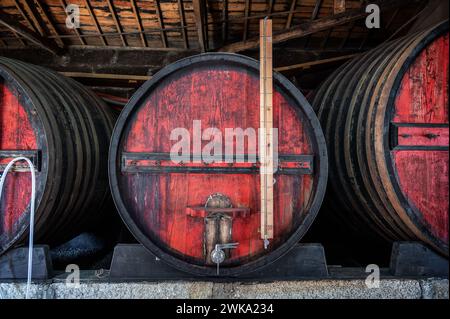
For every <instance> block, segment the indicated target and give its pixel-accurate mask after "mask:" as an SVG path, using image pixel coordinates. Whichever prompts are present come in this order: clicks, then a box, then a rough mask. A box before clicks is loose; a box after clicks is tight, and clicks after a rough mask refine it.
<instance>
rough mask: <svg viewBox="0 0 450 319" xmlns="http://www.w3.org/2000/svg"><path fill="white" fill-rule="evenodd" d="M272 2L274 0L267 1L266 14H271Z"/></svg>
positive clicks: (273, 2)
mask: <svg viewBox="0 0 450 319" xmlns="http://www.w3.org/2000/svg"><path fill="white" fill-rule="evenodd" d="M274 4H275V0H269V2H267V15H270V14H272V11H273V5H274Z"/></svg>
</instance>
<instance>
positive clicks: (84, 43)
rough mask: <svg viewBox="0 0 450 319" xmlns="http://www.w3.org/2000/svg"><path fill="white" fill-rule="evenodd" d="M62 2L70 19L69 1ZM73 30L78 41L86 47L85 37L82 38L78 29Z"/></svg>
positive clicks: (61, 0) (63, 0) (62, 0)
mask: <svg viewBox="0 0 450 319" xmlns="http://www.w3.org/2000/svg"><path fill="white" fill-rule="evenodd" d="M60 2H61V6H62V8H63V9H64V12H65V13H66V16H67V17H69V13H68V12H67V5H68V4H67V1H66V0H60ZM73 30H74V31H75V34H76V35H77V37H78V40H79V41H80V43H81V44H82V45H86V41H85V40H84V38H83V37H81V32H80V31H79V30H78V28H73Z"/></svg>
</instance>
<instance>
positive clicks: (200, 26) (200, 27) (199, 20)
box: [192, 0, 207, 52]
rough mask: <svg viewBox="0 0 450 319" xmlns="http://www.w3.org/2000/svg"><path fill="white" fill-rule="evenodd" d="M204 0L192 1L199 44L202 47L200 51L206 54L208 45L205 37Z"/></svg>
mask: <svg viewBox="0 0 450 319" xmlns="http://www.w3.org/2000/svg"><path fill="white" fill-rule="evenodd" d="M203 1H204V0H192V5H193V9H194V16H195V24H196V26H197V34H198V43H199V45H200V50H201V51H202V52H206V49H207V43H206V37H205V18H204V14H205V13H204V4H203V3H202V2H203Z"/></svg>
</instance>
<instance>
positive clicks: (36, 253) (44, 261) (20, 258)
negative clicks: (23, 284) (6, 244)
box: [0, 245, 53, 280]
mask: <svg viewBox="0 0 450 319" xmlns="http://www.w3.org/2000/svg"><path fill="white" fill-rule="evenodd" d="M27 272H28V248H27V247H19V248H14V249H11V250H10V251H8V252H7V253H6V254H5V255H3V256H0V280H2V279H6V280H8V279H26V278H27ZM52 275H53V268H52V261H51V259H50V254H49V248H48V246H46V245H36V246H34V248H33V272H32V278H33V280H34V279H38V280H44V279H49V278H51V277H52Z"/></svg>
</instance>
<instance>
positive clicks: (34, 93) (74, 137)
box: [0, 57, 113, 254]
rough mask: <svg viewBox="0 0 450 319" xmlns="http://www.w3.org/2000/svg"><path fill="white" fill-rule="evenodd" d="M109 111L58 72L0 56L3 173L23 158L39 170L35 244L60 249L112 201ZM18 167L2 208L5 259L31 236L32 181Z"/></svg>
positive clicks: (0, 164)
mask: <svg viewBox="0 0 450 319" xmlns="http://www.w3.org/2000/svg"><path fill="white" fill-rule="evenodd" d="M112 128H113V122H112V118H111V116H110V114H109V112H108V110H107V109H106V106H105V105H104V104H103V102H101V101H100V100H99V99H98V98H96V97H95V95H94V94H93V93H92V92H90V91H88V90H87V89H86V88H84V87H83V86H82V85H80V84H79V83H77V82H75V81H73V80H71V79H68V78H65V77H63V76H61V75H59V74H57V73H55V72H53V71H50V70H47V69H44V68H41V67H38V66H34V65H30V64H27V63H23V62H20V61H16V60H12V59H7V58H3V57H2V58H0V173H3V170H4V168H5V166H6V164H7V163H8V162H9V161H10V160H11V159H12V158H15V157H17V156H25V157H28V158H30V159H31V161H32V162H33V164H34V166H35V168H36V169H35V170H36V215H35V239H36V241H37V242H45V243H56V242H58V241H61V240H63V239H68V238H70V236H71V235H74V234H75V233H76V232H77V231H79V230H80V229H81V227H83V226H86V225H88V224H89V223H91V222H93V220H94V219H95V218H97V217H99V216H100V211H101V209H100V208H101V207H102V205H103V203H104V202H105V201H106V200H107V199H108V198H110V192H109V187H108V173H107V157H106V156H107V152H108V146H109V140H110V136H111V132H112ZM30 175H31V174H30V171H29V170H28V169H27V167H26V163H23V162H17V165H15V166H14V170H13V171H11V172H10V173H9V174H8V176H7V179H6V183H5V188H4V190H3V196H2V199H1V203H0V254H1V253H2V252H4V251H5V250H7V249H8V248H10V247H12V246H13V245H17V244H21V243H22V242H23V240H24V239H25V238H24V237H25V236H26V235H27V234H28V232H27V230H28V224H29V217H30V216H29V213H30V196H31V178H30Z"/></svg>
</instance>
